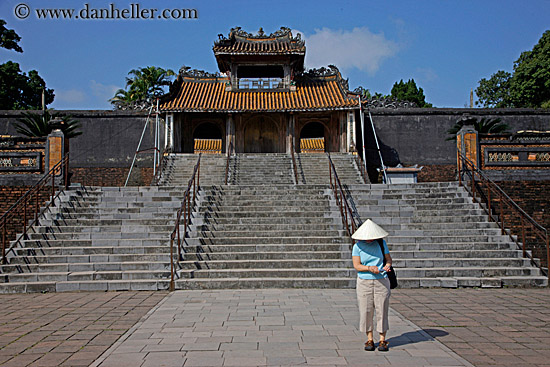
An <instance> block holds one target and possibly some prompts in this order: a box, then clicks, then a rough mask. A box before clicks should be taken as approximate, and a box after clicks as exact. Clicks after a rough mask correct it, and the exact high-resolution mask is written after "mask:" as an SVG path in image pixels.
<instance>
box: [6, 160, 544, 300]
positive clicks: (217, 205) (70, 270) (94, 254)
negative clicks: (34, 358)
mask: <svg viewBox="0 0 550 367" xmlns="http://www.w3.org/2000/svg"><path fill="white" fill-rule="evenodd" d="M320 156H322V155H320ZM320 156H318V157H320ZM318 157H315V156H314V157H312V158H314V159H319V161H320V163H319V166H328V163H326V162H325V163H322V159H321V158H318ZM196 158H198V157H197V156H196V155H177V156H174V157H173V159H174V162H173V165H172V166H171V167H172V168H171V171H170V174H166V175H165V176H164V178H165V180H166V181H165V182H172V183H173V182H180V181H182V180H183V181H184V182H185V184H186V183H187V182H186V181H187V180H188V177H185V172H186V171H185V169H184V168H180V167H179V166H180V165H182V166H183V165H184V164H187V163H184V162H188V163H190V166H191V167H193V166H194V164H195V163H196ZM203 158H205V160H204V161H203V164H204V166H203V165H201V185H202V189H201V191H200V192H199V196H198V203H197V206H196V210H195V212H194V213H193V217H192V225H191V232H190V233H189V235H188V237H187V238H185V244H184V247H183V249H184V255H183V258H182V259H181V261H179V262H178V263H177V276H178V278H177V281H176V287H177V288H179V289H213V288H262V287H271V288H289V287H315V288H323V287H324V288H345V287H353V286H354V283H355V271H354V270H353V267H352V262H351V254H350V242H349V238H348V237H347V236H346V235H345V234H344V232H343V230H342V227H341V219H340V213H339V210H338V208H337V207H336V206H335V203H334V199H333V197H332V192H331V190H330V189H329V187H328V185H326V184H320V185H318V184H299V185H295V184H293V182H292V181H293V177H294V175H293V172H292V163H291V158H290V157H289V156H287V155H285V154H282V155H273V154H271V155H259V154H247V155H240V154H239V155H236V156H234V157H233V158H232V161H231V164H232V167H231V169H232V171H231V176H230V178H231V181H232V183H233V184H232V185H227V186H226V185H220V184H219V183H217V184H215V185H213V184H207V183H208V182H215V181H218V180H219V181H223V178H224V177H225V162H224V160H225V159H224V157H223V156H208V155H203ZM300 158H303V157H300ZM307 158H309V157H307ZM325 159H326V158H325ZM205 162H206V163H205ZM220 162H224V163H223V164H221V163H220ZM305 162H307V160H306V161H305ZM303 164H304V161H303V160H302V165H303ZM309 164H315V163H314V161H312V162H310V163H309ZM209 165H210V166H211V167H212V168H211V169H208V168H207V167H208V166H209ZM337 169H338V167H337ZM179 172H181V176H178V175H180V173H179ZM221 172H223V173H221ZM310 172H314V170H311V171H310ZM320 172H321V171H320ZM325 172H327V174H328V167H327V169H326V171H325ZM344 172H346V171H345V170H342V173H341V174H340V177H341V179H342V180H346V182H348V184H347V185H346V189H347V190H348V196H349V197H350V198H353V204H354V205H355V208H356V209H357V213H358V215H360V216H361V218H362V219H367V218H372V219H373V220H374V221H376V222H377V223H379V224H380V225H382V226H383V227H384V228H385V229H386V230H387V231H388V232H390V237H389V239H388V242H389V246H390V249H391V250H392V256H393V258H394V265H395V267H396V270H397V272H398V277H399V282H400V286H401V287H403V288H417V287H501V286H544V285H546V283H547V280H546V277H543V276H541V274H540V270H539V269H538V268H536V267H533V266H531V264H529V261H528V260H526V259H523V258H522V257H521V252H520V251H518V250H517V249H516V248H515V244H513V243H512V242H511V241H510V240H509V239H508V238H507V237H506V236H502V235H501V234H500V231H499V229H498V228H497V227H496V225H495V224H494V223H490V222H488V220H487V217H486V216H485V214H484V212H483V211H482V210H481V209H480V208H479V206H478V205H476V204H473V203H472V200H471V198H470V197H469V196H468V193H467V192H466V191H465V190H464V189H463V188H461V187H459V186H458V184H457V183H433V184H414V185H391V186H388V185H365V184H353V183H352V182H353V180H354V179H355V178H357V176H356V172H355V173H354V171H353V170H349V171H347V172H348V173H344ZM189 175H190V174H189ZM308 177H315V175H314V174H313V173H312V174H311V176H308ZM306 178H307V177H306ZM318 179H319V180H321V179H322V175H321V174H319V176H318ZM311 180H312V181H314V179H313V178H312V179H311ZM348 180H349V181H348ZM184 190H185V187H184V186H156V187H129V188H107V187H104V188H100V187H87V188H84V187H72V188H71V189H70V190H67V191H65V192H64V193H62V194H61V195H60V197H59V199H58V200H56V203H55V204H56V205H55V207H51V208H50V209H48V210H47V211H45V212H44V214H43V216H42V217H41V219H40V225H37V226H34V227H32V228H30V229H29V233H28V236H27V238H24V239H22V240H21V241H20V242H19V243H17V246H15V248H14V251H13V252H11V253H10V256H9V263H8V264H5V265H2V266H1V267H0V269H1V275H2V277H0V279H1V281H2V282H3V283H0V292H2V293H14V292H46V291H48V292H52V291H88V290H101V291H107V290H130V289H131V290H157V289H167V288H168V286H169V279H170V255H169V251H170V249H169V243H170V242H169V236H170V232H171V231H172V229H173V225H174V222H175V217H176V211H177V209H178V208H179V206H180V203H181V200H182V199H183V197H182V194H183V192H184Z"/></svg>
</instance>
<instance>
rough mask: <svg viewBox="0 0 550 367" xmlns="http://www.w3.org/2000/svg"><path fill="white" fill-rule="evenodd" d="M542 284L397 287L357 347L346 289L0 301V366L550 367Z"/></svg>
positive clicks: (549, 314)
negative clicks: (369, 344)
mask: <svg viewBox="0 0 550 367" xmlns="http://www.w3.org/2000/svg"><path fill="white" fill-rule="evenodd" d="M549 305H550V290H549V289H483V290H481V289H410V290H408V289H403V290H394V292H393V295H392V305H391V307H392V312H391V315H390V327H391V330H390V331H389V333H388V338H389V341H390V351H389V352H387V353H382V352H378V351H375V352H365V351H363V350H362V348H363V343H364V341H365V340H364V339H365V338H364V336H363V335H361V333H360V332H359V331H358V330H357V319H358V313H357V309H356V302H355V292H354V290H309V289H299V290H292V289H290V290H224V291H178V292H173V293H170V294H168V293H166V292H118V293H116V292H109V293H99V292H97V293H58V294H22V295H2V296H0V306H1V307H2V314H1V316H0V365H1V366H88V365H92V366H102V367H104V366H142V367H145V366H268V365H269V366H296V365H307V366H315V365H319V366H321V365H322V366H365V365H369V366H472V365H474V366H515V367H517V366H526V367H531V366H550V327H549V326H550V307H549Z"/></svg>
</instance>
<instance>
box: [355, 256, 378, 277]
mask: <svg viewBox="0 0 550 367" xmlns="http://www.w3.org/2000/svg"><path fill="white" fill-rule="evenodd" d="M352 259H353V267H354V268H355V270H357V271H369V272H371V273H373V274H378V273H380V269H378V268H377V267H376V266H365V265H363V264H361V257H360V256H352Z"/></svg>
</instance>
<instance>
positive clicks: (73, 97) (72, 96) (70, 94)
mask: <svg viewBox="0 0 550 367" xmlns="http://www.w3.org/2000/svg"><path fill="white" fill-rule="evenodd" d="M54 92H55V101H56V102H63V103H65V104H69V105H71V104H78V103H82V102H84V101H85V100H86V93H84V92H83V91H81V90H78V89H69V90H63V89H56V90H55V91H54Z"/></svg>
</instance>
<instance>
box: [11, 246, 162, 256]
mask: <svg viewBox="0 0 550 367" xmlns="http://www.w3.org/2000/svg"><path fill="white" fill-rule="evenodd" d="M14 251H15V253H16V254H17V255H18V256H29V257H30V256H33V255H37V254H39V255H43V256H52V255H57V256H72V255H125V254H139V255H145V254H153V255H155V254H161V253H162V254H167V253H170V247H169V246H167V245H165V246H60V247H24V248H16V249H14Z"/></svg>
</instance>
